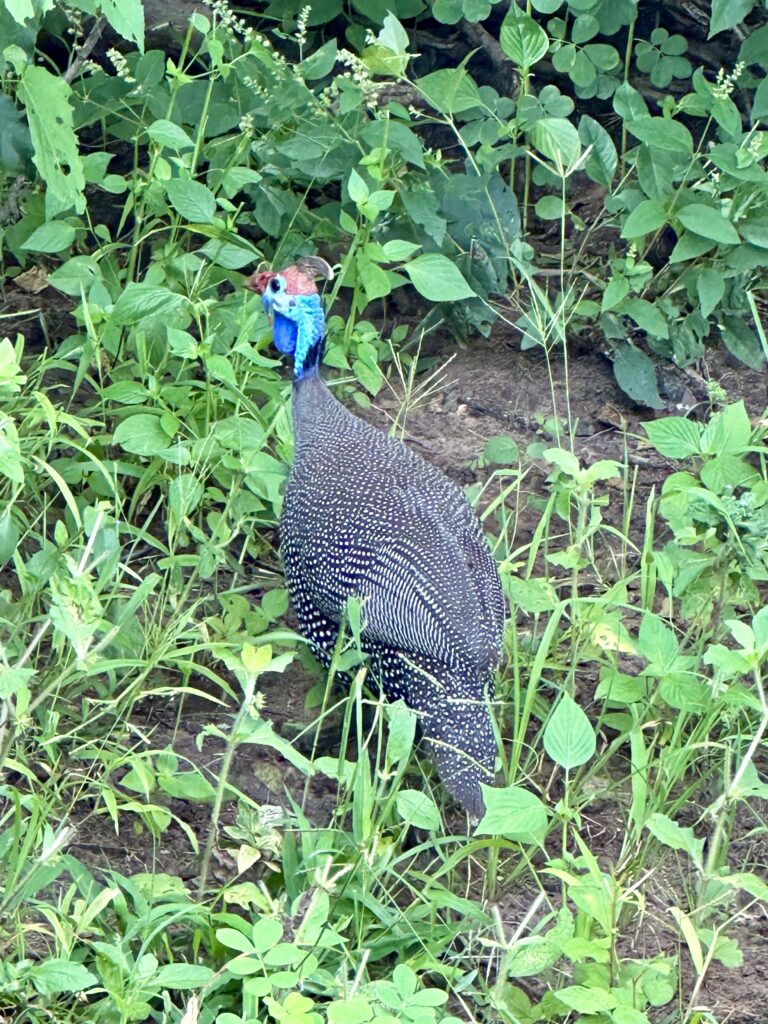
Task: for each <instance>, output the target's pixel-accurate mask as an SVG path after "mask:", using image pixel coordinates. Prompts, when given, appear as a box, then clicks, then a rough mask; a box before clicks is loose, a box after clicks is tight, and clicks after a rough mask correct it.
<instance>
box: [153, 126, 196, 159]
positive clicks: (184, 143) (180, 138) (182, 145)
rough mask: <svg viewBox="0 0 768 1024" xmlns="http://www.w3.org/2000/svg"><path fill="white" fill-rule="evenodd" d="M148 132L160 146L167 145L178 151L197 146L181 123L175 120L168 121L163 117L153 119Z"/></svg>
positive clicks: (168, 147)
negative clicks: (157, 119)
mask: <svg viewBox="0 0 768 1024" xmlns="http://www.w3.org/2000/svg"><path fill="white" fill-rule="evenodd" d="M147 134H148V135H149V137H150V138H151V139H152V141H153V142H156V143H157V144H158V146H165V147H166V148H167V149H173V150H175V151H176V152H177V153H178V152H181V150H182V149H194V148H195V144H194V142H193V141H192V139H191V138H190V137H189V135H187V133H186V132H185V131H184V129H183V128H181V127H180V126H179V125H177V124H174V122H173V121H166V120H163V119H162V118H161V119H160V120H159V121H153V122H152V124H151V125H150V126H149V128H147Z"/></svg>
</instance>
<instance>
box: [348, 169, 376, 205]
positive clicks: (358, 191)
mask: <svg viewBox="0 0 768 1024" xmlns="http://www.w3.org/2000/svg"><path fill="white" fill-rule="evenodd" d="M347 192H349V198H350V199H351V200H352V202H353V203H355V204H356V205H358V206H359V205H360V203H364V202H365V201H366V199H367V198H368V196H369V195H370V189H369V188H368V186H367V185H366V183H365V180H364V179H363V178H362V177H361V176H360V175H359V174H358V173H357V171H356V170H355V169H354V167H353V168H352V170H351V171H350V172H349V178H348V179H347Z"/></svg>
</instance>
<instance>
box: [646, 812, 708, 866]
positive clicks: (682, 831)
mask: <svg viewBox="0 0 768 1024" xmlns="http://www.w3.org/2000/svg"><path fill="white" fill-rule="evenodd" d="M645 827H646V828H647V829H648V831H649V832H650V833H651V835H652V836H653V837H654V838H655V839H658V841H659V842H660V843H663V844H664V846H668V847H669V848H670V849H671V850H682V851H683V852H684V853H687V854H688V856H689V857H690V858H691V860H692V861H693V862H694V864H695V865H696V866H697V867H701V866H702V855H703V852H704V840H703V839H698V838H697V837H696V836H695V835H694V832H693V829H692V828H683V827H682V826H681V825H678V823H677V822H676V821H673V820H672V819H671V818H668V817H667V815H666V814H652V815H651V816H650V818H649V819H648V821H647V823H646V826H645Z"/></svg>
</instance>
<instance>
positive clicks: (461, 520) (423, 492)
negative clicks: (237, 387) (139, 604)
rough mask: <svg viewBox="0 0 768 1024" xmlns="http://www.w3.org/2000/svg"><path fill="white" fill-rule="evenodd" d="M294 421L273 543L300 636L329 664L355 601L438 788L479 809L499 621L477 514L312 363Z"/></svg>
mask: <svg viewBox="0 0 768 1024" xmlns="http://www.w3.org/2000/svg"><path fill="white" fill-rule="evenodd" d="M293 421H294V431H295V455H294V461H293V465H292V467H291V471H290V475H289V478H288V485H287V489H286V493H285V503H284V508H283V516H282V523H281V546H282V552H283V559H284V563H285V572H286V577H287V580H288V587H289V590H290V594H291V600H292V603H293V607H294V609H295V612H296V614H297V617H298V620H299V628H300V631H301V632H302V634H303V635H304V636H305V637H306V638H307V639H308V640H309V641H310V643H311V644H312V646H313V647H314V649H315V651H316V653H317V654H318V656H319V657H320V659H321V660H323V661H324V662H325V663H326V664H327V663H328V661H329V660H330V656H331V653H332V651H333V649H334V645H335V643H336V639H337V636H338V630H339V624H340V621H341V618H342V615H343V612H344V608H345V605H346V603H347V601H348V599H349V598H350V597H356V598H358V599H360V601H361V603H362V607H363V629H362V642H363V646H364V649H365V651H366V653H368V654H369V655H370V661H371V671H372V674H373V677H374V679H375V680H376V681H377V682H378V683H379V685H381V687H382V688H383V690H384V692H385V694H386V696H387V697H388V698H389V699H390V700H396V699H398V698H401V697H402V698H403V699H404V700H405V702H406V703H407V704H408V705H409V706H410V707H411V708H412V709H413V710H414V711H416V712H417V713H418V715H419V722H420V726H421V729H422V733H423V736H424V738H425V740H426V742H427V744H428V748H429V752H430V755H431V757H432V758H433V760H434V762H435V764H436V766H437V768H438V771H439V773H440V777H441V779H442V780H443V783H444V784H445V786H446V788H447V789H448V791H449V792H450V793H451V794H453V796H454V797H455V798H456V799H457V800H458V801H459V802H460V803H461V804H462V805H463V806H464V807H465V808H466V809H467V810H468V811H469V812H470V813H471V814H473V815H476V816H478V815H480V814H482V812H483V799H482V791H481V789H480V783H481V782H487V783H491V782H492V781H493V774H494V772H493V769H494V761H495V755H496V743H495V739H494V733H493V727H492V721H491V717H490V709H489V701H490V700H491V699H492V698H493V671H494V668H495V666H496V665H497V664H498V661H499V658H500V655H501V643H502V630H503V624H504V600H503V596H502V590H501V585H500V582H499V576H498V572H497V569H496V564H495V562H494V560H493V558H492V556H491V553H490V551H489V549H488V545H487V543H486V540H485V538H484V536H483V533H482V530H481V527H480V523H479V521H478V519H477V517H476V515H475V514H474V513H473V512H472V510H471V509H470V507H469V505H468V504H467V501H466V499H465V497H464V495H463V494H462V492H461V491H460V490H459V488H458V487H456V486H455V485H454V484H453V483H451V481H450V480H448V479H447V477H445V476H444V475H443V473H441V472H440V471H439V470H438V469H437V468H435V467H434V466H430V465H429V464H428V463H427V462H425V461H424V460H423V459H422V458H421V457H420V456H419V455H417V454H416V453H415V452H413V451H411V450H410V449H409V448H407V447H406V446H405V445H404V444H401V443H400V442H399V441H396V440H394V439H392V438H390V437H388V436H387V435H386V434H384V433H382V432H381V431H379V430H376V429H375V428H373V427H371V426H369V425H368V424H367V423H365V422H364V421H362V420H360V419H358V418H357V417H356V416H354V415H352V414H351V413H350V412H348V411H347V410H346V409H345V408H344V406H342V405H341V404H340V403H339V402H338V401H337V400H336V399H335V398H334V397H333V395H332V394H331V392H330V391H329V389H328V387H327V386H326V384H325V383H324V382H323V380H322V378H321V377H320V376H319V374H318V373H316V372H311V373H307V374H305V375H304V376H302V377H301V378H300V379H299V380H297V381H296V382H295V383H294V386H293Z"/></svg>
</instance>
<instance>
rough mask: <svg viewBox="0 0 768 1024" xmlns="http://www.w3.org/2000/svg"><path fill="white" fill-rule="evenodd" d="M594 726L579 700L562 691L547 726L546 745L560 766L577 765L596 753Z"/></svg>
mask: <svg viewBox="0 0 768 1024" xmlns="http://www.w3.org/2000/svg"><path fill="white" fill-rule="evenodd" d="M596 745H597V741H596V739H595V730H594V729H593V728H592V726H591V724H590V721H589V719H588V718H587V716H586V714H585V713H584V711H582V709H581V708H580V707H579V705H578V704H577V703H576V701H575V700H574V699H573V698H572V697H569V696H568V694H567V693H566V694H563V696H562V697H561V698H560V700H559V702H558V704H557V707H556V708H555V710H554V711H553V712H552V715H551V716H550V719H549V721H548V722H547V725H546V727H545V729H544V749H545V750H546V752H547V754H548V755H549V757H550V758H551V759H552V760H553V761H554V762H555V764H559V765H560V767H561V768H565V769H567V770H570V769H571V768H578V767H579V766H580V765H582V764H586V762H587V761H589V759H590V758H591V757H592V756H593V755H594V753H595V748H596Z"/></svg>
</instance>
